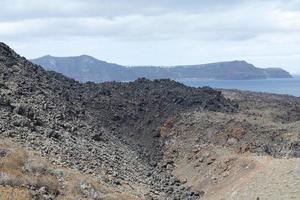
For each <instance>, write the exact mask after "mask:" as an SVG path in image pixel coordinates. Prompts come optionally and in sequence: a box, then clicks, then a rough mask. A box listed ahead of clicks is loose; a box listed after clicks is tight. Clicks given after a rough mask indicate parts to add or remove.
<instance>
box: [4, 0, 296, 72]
mask: <svg viewBox="0 0 300 200" xmlns="http://www.w3.org/2000/svg"><path fill="white" fill-rule="evenodd" d="M0 6H1V13H0V38H1V41H3V42H5V43H6V44H8V45H10V46H11V47H12V48H13V49H15V50H16V51H17V52H18V53H19V54H21V55H23V56H25V57H27V58H30V59H32V58H37V57H41V56H44V55H53V56H76V55H82V54H87V55H91V56H93V57H95V58H98V59H101V60H105V61H108V62H113V63H118V64H122V65H160V66H170V65H188V64H202V63H211V62H220V61H230V60H246V61H247V62H249V63H252V64H254V65H256V66H257V67H263V68H265V67H282V68H284V69H286V70H288V71H290V72H291V73H293V74H300V67H299V66H298V65H299V63H300V48H299V46H300V0H285V1H283V0H253V1H245V0H239V1H238V0H224V1H214V0H210V1H209V0H202V1H196V0H187V1H176V0H160V1H159V0H153V1H146V0H70V1H62V0H60V1H59V0H52V1H51V2H49V1H46V0H2V1H1V2H0Z"/></svg>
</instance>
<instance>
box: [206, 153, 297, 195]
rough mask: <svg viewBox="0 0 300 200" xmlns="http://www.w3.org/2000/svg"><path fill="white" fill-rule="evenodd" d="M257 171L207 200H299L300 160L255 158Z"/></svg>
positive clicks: (216, 192)
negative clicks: (257, 165) (257, 164)
mask: <svg viewBox="0 0 300 200" xmlns="http://www.w3.org/2000/svg"><path fill="white" fill-rule="evenodd" d="M254 159H255V160H256V161H257V162H258V163H259V166H260V167H258V168H256V169H254V170H252V171H251V172H249V173H248V174H247V175H246V176H242V177H241V178H239V180H237V182H235V183H233V184H232V187H226V189H228V188H229V190H225V191H224V190H220V191H214V192H212V193H214V195H209V196H207V197H206V198H204V199H206V200H212V199H213V200H241V199H243V200H257V199H259V200H282V199H284V200H287V199H300V159H274V158H270V157H254Z"/></svg>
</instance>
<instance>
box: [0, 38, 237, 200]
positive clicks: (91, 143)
mask: <svg viewBox="0 0 300 200" xmlns="http://www.w3.org/2000/svg"><path fill="white" fill-rule="evenodd" d="M191 110H198V111H203V110H210V111H213V112H214V111H218V112H229V113H230V112H234V111H236V110H237V105H236V104H234V103H232V102H231V101H229V100H227V99H225V98H224V97H223V96H222V94H221V92H218V91H215V90H212V89H210V88H198V89H196V88H190V87H186V86H184V85H182V84H179V83H177V82H175V81H170V80H155V81H149V80H146V79H139V80H137V81H134V82H131V83H116V82H112V83H104V84H94V83H86V84H82V83H79V82H77V81H75V80H72V79H69V78H66V77H64V76H63V75H61V74H58V73H55V72H47V71H45V70H43V69H42V68H41V67H39V66H37V65H34V64H32V63H31V62H29V61H27V60H26V59H25V58H23V57H20V56H19V55H17V54H16V53H15V52H14V51H13V50H11V49H10V48H9V47H8V46H6V45H5V44H3V43H0V112H1V121H0V133H1V137H4V138H13V139H14V140H16V141H17V142H18V143H20V144H22V145H23V146H25V147H27V148H30V149H33V150H36V151H39V152H41V153H42V154H43V155H44V156H45V157H47V158H49V159H51V160H52V161H53V162H54V163H57V164H61V165H65V166H69V167H72V168H76V169H78V170H80V171H82V172H85V173H90V174H93V175H94V176H96V177H98V178H99V179H101V180H104V181H105V182H107V183H108V184H111V185H113V186H115V187H120V188H122V185H124V184H129V185H132V187H133V188H135V187H138V188H141V189H140V190H141V191H143V192H142V193H140V194H139V196H140V198H148V199H152V198H153V199H188V198H189V199H197V198H199V197H200V194H199V193H198V192H193V191H190V190H189V189H188V188H186V187H184V186H182V184H181V183H180V181H179V180H178V179H176V177H175V176H174V175H172V173H171V172H172V162H168V161H166V160H164V159H163V152H162V149H163V146H164V142H163V139H162V138H161V137H160V134H159V131H160V127H161V126H162V125H163V124H164V122H165V121H166V120H167V119H168V118H171V117H172V116H175V115H177V114H178V113H181V112H188V111H191ZM57 195H58V196H59V194H57ZM58 196H57V197H58Z"/></svg>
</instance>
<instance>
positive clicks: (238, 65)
mask: <svg viewBox="0 0 300 200" xmlns="http://www.w3.org/2000/svg"><path fill="white" fill-rule="evenodd" d="M32 62H34V63H36V64H39V65H41V66H43V67H44V68H45V69H47V70H54V71H57V72H60V73H63V74H64V75H66V76H69V77H72V78H74V79H76V80H79V81H82V82H86V81H94V82H103V81H129V80H135V79H137V78H140V77H145V78H149V79H161V78H171V79H180V78H201V79H222V80H244V79H266V78H291V75H290V74H289V73H288V72H286V71H284V70H282V69H280V68H275V69H274V68H272V69H260V68H257V67H255V66H254V65H252V64H249V63H247V62H245V61H232V62H220V63H211V64H203V65H187V66H173V67H155V66H139V67H124V66H121V65H116V64H111V63H106V62H104V61H100V60H97V59H95V58H92V57H90V56H79V57H63V58H58V57H51V56H45V57H41V58H37V59H34V60H32Z"/></svg>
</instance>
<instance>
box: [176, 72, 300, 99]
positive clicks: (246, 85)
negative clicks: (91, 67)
mask: <svg viewBox="0 0 300 200" xmlns="http://www.w3.org/2000/svg"><path fill="white" fill-rule="evenodd" d="M177 81H179V82H181V83H184V84H185V85H188V86H193V87H203V86H209V87H212V88H224V89H238V90H247V91H256V92H268V93H275V94H288V95H293V96H298V97H300V76H297V77H295V78H290V79H265V80H202V79H180V80H177Z"/></svg>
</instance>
